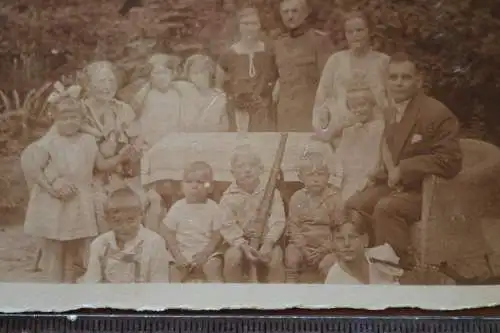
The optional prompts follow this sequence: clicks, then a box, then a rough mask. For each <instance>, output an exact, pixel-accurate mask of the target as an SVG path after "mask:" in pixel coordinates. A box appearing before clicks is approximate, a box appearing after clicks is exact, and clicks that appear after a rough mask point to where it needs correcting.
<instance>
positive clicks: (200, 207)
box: [161, 162, 222, 282]
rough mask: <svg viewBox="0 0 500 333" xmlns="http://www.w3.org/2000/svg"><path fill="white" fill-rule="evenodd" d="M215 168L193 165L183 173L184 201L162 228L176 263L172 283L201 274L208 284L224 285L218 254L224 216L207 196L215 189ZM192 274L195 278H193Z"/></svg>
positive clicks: (166, 219)
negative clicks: (221, 283) (213, 169)
mask: <svg viewBox="0 0 500 333" xmlns="http://www.w3.org/2000/svg"><path fill="white" fill-rule="evenodd" d="M212 183H213V171H212V167H211V166H210V165H208V164H207V163H205V162H193V163H191V164H189V165H188V166H187V168H186V169H185V170H184V177H183V181H182V190H183V192H184V196H185V197H184V198H183V199H181V200H179V201H177V202H176V203H174V204H173V206H172V208H171V209H170V211H169V212H168V213H167V216H166V217H165V219H164V221H163V224H164V228H162V232H161V233H162V234H163V235H164V237H165V239H166V241H167V246H168V248H169V250H170V252H171V253H172V255H173V257H174V261H175V266H176V267H175V269H173V270H172V271H171V275H172V282H183V281H186V280H187V279H189V277H190V276H194V275H195V274H194V273H198V274H200V273H202V274H203V275H204V277H205V280H206V281H208V282H222V257H221V255H222V254H221V253H219V252H217V249H218V248H219V246H220V244H221V241H222V237H221V235H220V227H221V223H222V213H221V211H220V209H219V206H218V205H217V203H215V201H213V200H210V199H209V198H208V195H209V193H210V191H211V189H212V186H213V185H212ZM191 273H193V274H191Z"/></svg>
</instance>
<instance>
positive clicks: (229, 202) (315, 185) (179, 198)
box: [0, 0, 500, 286]
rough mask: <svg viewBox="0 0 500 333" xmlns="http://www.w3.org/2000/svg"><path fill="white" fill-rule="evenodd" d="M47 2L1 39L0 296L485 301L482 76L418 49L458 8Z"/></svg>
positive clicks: (491, 254)
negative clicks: (307, 294) (198, 287)
mask: <svg viewBox="0 0 500 333" xmlns="http://www.w3.org/2000/svg"><path fill="white" fill-rule="evenodd" d="M52 2H54V3H53V4H51V6H53V7H51V8H52V10H51V11H49V10H47V9H43V8H37V7H36V5H35V4H33V5H29V4H28V5H26V4H23V3H22V1H21V0H19V4H17V3H16V1H14V2H13V3H14V4H10V5H9V6H7V7H6V8H4V10H3V13H4V14H2V15H4V16H2V20H0V22H4V21H5V22H4V23H3V24H5V25H6V26H7V27H10V28H9V29H5V30H4V32H3V33H2V34H6V35H7V38H6V41H7V43H9V41H14V40H15V41H16V43H17V44H15V43H13V42H12V45H14V46H7V47H3V46H2V47H0V51H1V52H0V56H1V57H2V62H3V63H4V64H3V65H1V66H0V72H3V73H4V74H3V75H4V77H6V78H9V77H10V79H6V80H5V82H4V83H3V84H2V86H1V87H0V88H2V90H0V97H1V101H2V106H1V109H0V135H1V136H2V138H1V140H0V150H1V154H2V156H1V157H2V161H3V163H2V164H0V170H3V171H4V172H3V175H0V178H1V179H2V180H4V179H3V178H2V177H4V178H5V180H4V181H3V183H4V185H0V186H3V187H4V188H2V193H5V198H4V201H5V200H7V201H8V202H5V203H4V202H2V201H1V200H0V211H2V215H3V216H4V217H3V218H2V221H1V224H2V232H1V233H0V239H1V241H0V243H2V250H1V251H0V280H1V281H2V282H8V283H13V282H15V283H20V282H23V283H51V284H72V285H89V284H137V283H167V284H179V283H183V284H189V283H216V284H251V283H254V284H255V283H257V284H295V285H299V284H313V285H319V284H322V285H400V286H404V285H414V286H415V285H446V286H449V285H495V284H497V282H500V248H499V247H498V241H497V240H496V235H498V232H499V231H500V208H498V207H500V206H499V205H498V202H499V199H500V178H499V176H498V175H499V174H500V149H499V148H498V147H497V144H498V143H500V141H499V140H497V139H496V134H498V133H497V132H496V131H498V126H500V122H499V121H498V116H496V118H495V115H494V114H493V112H495V110H494V107H495V105H497V104H495V103H496V102H495V101H494V99H495V98H498V96H497V95H498V93H497V94H496V95H495V92H494V88H495V87H498V85H497V83H496V81H495V80H497V79H498V77H497V76H496V74H495V73H496V72H495V71H497V69H498V68H500V66H499V65H498V64H496V63H494V61H493V60H491V59H492V58H493V57H494V54H495V53H494V52H495V48H494V46H489V47H490V48H489V49H485V48H482V49H481V48H480V47H476V46H473V47H472V48H471V53H470V54H469V53H467V54H465V53H464V54H465V55H464V56H463V58H460V59H458V58H457V57H455V58H453V56H452V55H454V53H453V50H452V48H453V42H452V43H451V44H450V45H449V47H450V49H447V47H446V46H443V47H442V48H436V47H435V45H436V43H437V44H439V39H438V37H439V36H438V35H439V34H437V33H435V31H437V32H439V31H441V30H442V32H443V34H445V37H442V38H444V39H446V38H447V37H446V36H447V35H446V34H447V32H446V31H447V30H446V29H448V25H447V24H448V23H447V22H445V21H447V20H450V22H451V21H453V20H455V21H453V22H455V23H456V24H462V23H463V21H460V20H462V19H463V17H462V16H463V15H465V14H463V13H465V12H466V11H467V10H472V9H471V8H470V7H467V8H465V7H464V8H458V7H459V6H458V2H457V4H449V3H446V4H445V5H443V6H445V7H446V6H448V7H446V8H445V7H443V9H442V15H445V17H444V18H441V16H439V15H441V14H439V13H438V12H439V11H440V10H441V9H440V8H439V7H435V8H436V11H437V13H438V14H435V16H432V15H434V14H432V13H429V12H427V11H425V8H424V7H425V6H427V5H424V4H422V5H421V6H424V7H422V8H420V7H419V6H420V5H419V4H407V5H403V4H401V3H400V2H397V1H394V0H375V1H365V0H359V1H354V0H343V1H340V0H338V1H333V0H332V1H328V5H324V4H322V2H320V1H308V0H273V1H270V2H263V1H229V0H223V1H215V0H204V1H202V2H203V4H202V3H201V2H200V3H199V4H198V3H195V2H194V1H189V0H176V1H174V0H169V1H163V2H161V1H155V0H149V1H146V0H143V1H130V0H127V1H118V0H116V1H110V2H109V3H108V4H106V6H105V8H104V7H103V8H102V9H101V12H99V13H97V12H95V11H92V8H93V7H94V6H95V4H92V1H90V2H88V3H84V2H83V1H76V0H75V1H72V2H71V3H70V2H68V3H67V4H66V3H64V4H63V3H57V1H52ZM445 2H446V1H444V2H443V3H445ZM459 2H460V3H462V2H463V3H467V4H468V6H473V4H472V3H471V2H470V1H459ZM198 6H199V7H200V8H202V9H203V10H202V9H200V8H196V7H198ZM322 6H323V7H324V8H323V7H322ZM405 6H406V7H405ZM412 6H413V7H412ZM463 6H466V5H465V4H463ZM492 6H493V5H492ZM66 7H67V8H66ZM493 7H494V6H493ZM493 7H492V10H491V12H488V13H489V14H488V13H484V12H481V13H482V14H481V15H483V16H481V20H482V21H483V23H481V24H483V25H484V26H481V25H480V23H479V18H478V22H476V23H474V24H477V25H478V27H477V29H479V30H480V29H483V30H480V33H483V32H484V29H491V31H490V32H489V33H490V34H489V35H488V36H490V37H491V38H490V37H485V38H490V40H489V42H488V43H490V44H494V43H495V40H496V39H498V38H500V37H499V36H496V34H497V31H498V30H493V28H492V27H494V26H499V25H500V18H498V17H497V16H496V15H497V14H498V10H496V9H495V8H493ZM65 8H66V9H65ZM94 9H95V8H94ZM477 10H479V9H477ZM461 11H462V12H461ZM475 13H476V12H475ZM495 13H496V14H495ZM462 14H463V15H462ZM476 14H477V13H476ZM476 14H475V15H476ZM209 15H212V16H210V19H206V18H204V17H205V16H209ZM419 15H420V16H419ZM446 15H448V16H446ZM453 15H454V16H453ZM460 15H462V16H460ZM477 15H479V14H477ZM3 18H4V19H3ZM37 18H38V20H39V21H38V22H41V23H40V24H42V25H43V24H46V26H43V27H41V26H36V25H35V23H33V24H34V26H35V28H28V27H26V24H21V23H22V22H28V21H29V22H35V21H34V20H36V19H37ZM215 18H217V20H216V19H215ZM475 18H476V17H475ZM23 20H24V21H23ZM48 21H51V22H48ZM52 21H53V22H52ZM43 22H45V23H43ZM47 22H48V23H47ZM165 22H166V23H165ZM457 22H458V23H457ZM455 23H449V24H455ZM440 24H441V25H442V26H440ZM495 24H496V25H495ZM73 26H75V27H76V26H78V28H72V27H73ZM469 28H470V31H469V30H467V29H469ZM23 29H24V30H23ZM26 29H28V30H29V29H31V30H29V31H28V30H26ZM44 29H45V30H44ZM50 29H52V30H50ZM190 29H191V33H189V32H186V31H188V30H190ZM425 29H427V30H425ZM432 29H434V30H435V31H433V30H432ZM440 29H441V30H440ZM460 29H462V30H460ZM464 29H465V30H467V31H469V32H468V33H470V34H471V35H470V36H469V37H470V41H469V40H456V41H455V42H454V43H455V44H465V43H469V44H467V45H472V44H471V43H474V42H475V39H474V37H473V35H472V34H473V30H474V29H473V28H472V27H468V26H464V27H462V26H460V28H459V29H457V30H458V31H459V32H463V31H465V30H464ZM49 30H50V31H53V33H54V36H55V37H53V40H51V42H52V41H53V43H52V44H51V43H49V42H48V41H46V40H45V39H43V36H45V35H44V34H49V32H48V31H49ZM414 30H418V33H417V32H415V31H414ZM424 30H425V31H424ZM26 31H28V33H26ZM193 31H194V32H193ZM115 33H116V38H115V37H113V36H115V35H113V34H115ZM37 34H38V35H37ZM72 34H73V35H72ZM99 34H101V35H99ZM426 34H427V35H426ZM9 35H10V36H9ZM37 36H38V37H37ZM88 36H91V37H92V38H94V39H93V40H92V42H89V41H88V40H86V39H85V38H90V37H88ZM464 36H465V32H464ZM471 36H472V37H471ZM80 37H81V40H82V41H81V42H80V39H78V38H80ZM84 37H85V38H84ZM417 37H418V38H417ZM37 38H38V39H37ZM450 38H451V37H450ZM463 38H465V37H463ZM485 38H483V40H482V41H483V42H484V43H485V45H486V41H485ZM41 40H43V41H41ZM446 42H447V41H445V40H443V41H442V43H444V44H443V45H445V43H446ZM44 43H45V44H44ZM433 43H434V46H433V45H431V44H433ZM65 44H68V45H69V46H68V48H67V49H66V48H65ZM15 45H17V46H15ZM19 45H21V46H19ZM89 45H91V46H92V47H90V46H89ZM488 45H489V44H488ZM462 46H463V45H462ZM462 46H456V47H457V50H458V49H460V48H461V47H462ZM483 46H484V45H483ZM44 47H45V48H44ZM485 47H486V46H485ZM33 50H35V51H33ZM2 52H3V53H2ZM79 52H81V54H80V53H79ZM457 52H459V51H457ZM474 52H475V53H474ZM481 52H482V53H481ZM488 52H489V53H488ZM473 53H474V54H476V57H477V58H471V59H469V58H467V57H472V56H471V54H473ZM498 53H499V54H500V50H499V51H498ZM466 58H467V59H469V60H470V61H469V60H467V61H466V60H464V59H466ZM37 59H38V60H37ZM40 59H41V60H40ZM485 59H486V60H485ZM36 61H38V63H37V64H38V67H37V66H35V65H36V64H35V65H33V64H34V63H35V62H36ZM486 61H491V63H490V65H488V66H490V67H488V66H486V65H485V62H486ZM497 62H498V61H497ZM30 65H31V66H34V67H33V68H35V69H36V70H35V69H33V70H31V69H29V70H28V69H26V68H27V67H29V66H30ZM481 66H482V67H481ZM489 71H490V72H489ZM37 73H38V74H37ZM9 75H10V76H9ZM463 82H466V83H468V84H470V85H469V86H467V85H466V86H463ZM9 85H10V87H9ZM12 87H15V89H14V88H12ZM490 88H493V89H492V90H489V89H490ZM490 109H491V110H490ZM478 133H479V135H477V134H478ZM12 198H13V199H12ZM9 200H10V201H9ZM4 219H5V220H4Z"/></svg>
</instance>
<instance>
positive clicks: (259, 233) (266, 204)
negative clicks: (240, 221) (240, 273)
mask: <svg viewBox="0 0 500 333" xmlns="http://www.w3.org/2000/svg"><path fill="white" fill-rule="evenodd" d="M287 140H288V133H281V137H280V143H279V146H278V150H277V152H276V155H275V157H274V161H273V165H272V168H271V170H270V172H269V178H268V180H267V183H266V187H265V188H264V194H263V196H262V198H261V201H260V204H259V207H258V209H257V214H256V217H255V221H254V225H255V229H256V232H255V236H254V237H252V238H250V240H249V245H250V246H251V247H252V248H254V249H256V250H258V249H259V248H260V246H261V243H262V237H263V233H264V229H265V225H266V223H267V219H268V217H269V212H270V210H271V206H272V202H273V197H274V191H275V190H276V186H277V184H278V177H279V175H280V172H281V162H282V161H283V155H284V154H285V147H286V142H287ZM257 265H258V263H254V264H251V265H250V271H249V276H248V277H249V281H250V282H253V283H258V282H259V277H258V271H257Z"/></svg>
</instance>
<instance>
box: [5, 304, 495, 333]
mask: <svg viewBox="0 0 500 333" xmlns="http://www.w3.org/2000/svg"><path fill="white" fill-rule="evenodd" d="M103 310H104V309H103ZM107 311H110V310H107ZM312 312H314V311H312ZM381 312H383V311H381ZM94 331H95V332H97V331H102V332H113V333H118V332H134V333H135V332H175V333H190V332H208V333H233V332H234V333H245V332H248V333H249V332H259V333H262V332H271V333H284V332H294V333H295V332H297V333H301V332H304V333H314V332H332V333H337V332H339V333H340V332H356V333H363V332H365V333H370V332H374V333H382V332H386V333H395V332H402V333H407V332H415V333H427V332H429V333H430V332H433V333H441V332H443V333H444V332H447V333H448V332H449V333H452V332H460V333H468V332H474V333H483V332H484V333H494V332H500V315H497V316H480V315H479V316H474V315H456V314H450V315H446V314H445V315H443V314H442V312H438V311H434V312H433V314H430V313H429V314H425V315H423V314H422V315H408V314H401V315H397V314H394V313H393V314H387V315H381V314H380V312H368V314H365V313H363V314H362V313H358V314H354V315H350V314H342V315H339V314H337V315H335V314H294V313H289V314H283V313H281V314H280V313H279V311H278V313H274V312H272V311H263V312H258V311H255V312H254V313H238V312H237V311H231V312H229V311H227V312H226V313H224V311H223V312H222V313H220V312H217V311H213V312H208V313H205V312H196V313H195V312H185V313H174V314H171V313H168V312H129V313H124V312H123V311H122V313H120V312H114V311H111V313H79V312H66V313H58V314H55V313H54V314H50V313H24V314H0V332H2V333H3V332H8V333H17V332H26V333H39V332H40V333H42V332H58V333H63V332H94Z"/></svg>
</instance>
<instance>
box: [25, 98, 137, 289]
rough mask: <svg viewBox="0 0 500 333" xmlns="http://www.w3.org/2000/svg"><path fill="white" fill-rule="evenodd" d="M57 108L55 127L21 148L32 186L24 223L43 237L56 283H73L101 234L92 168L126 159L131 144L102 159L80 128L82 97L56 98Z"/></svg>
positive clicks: (111, 166)
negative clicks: (88, 248) (77, 267)
mask: <svg viewBox="0 0 500 333" xmlns="http://www.w3.org/2000/svg"><path fill="white" fill-rule="evenodd" d="M54 112H55V115H54V126H53V127H52V128H51V129H50V130H49V132H48V133H47V134H46V135H45V136H44V137H42V138H41V139H40V140H38V141H36V142H34V143H33V144H32V145H30V146H29V147H28V148H27V149H26V151H25V152H23V157H22V160H23V163H22V166H23V171H24V172H25V173H26V176H27V178H28V179H29V185H30V187H31V189H30V192H31V193H30V201H29V204H28V209H27V211H26V220H25V226H24V228H25V232H26V233H27V234H29V235H31V236H35V237H40V238H42V239H44V243H45V245H44V246H43V248H44V251H45V253H44V256H45V257H46V259H47V260H46V261H47V265H48V266H49V267H48V271H49V274H50V276H51V278H52V279H53V280H54V282H75V281H76V278H77V276H76V275H77V272H76V271H75V269H74V268H75V265H78V264H80V265H81V264H82V262H80V261H82V260H81V259H82V258H81V254H82V253H83V252H84V250H85V249H84V247H85V243H86V242H87V241H88V240H89V239H91V238H92V237H94V236H96V235H97V233H98V229H97V220H96V211H95V198H94V194H95V193H94V189H93V179H92V178H93V172H94V170H95V169H97V170H100V171H107V170H111V169H114V168H115V167H116V165H118V164H119V163H121V162H122V161H124V160H126V159H127V158H128V154H129V146H125V147H124V148H122V149H121V150H120V152H119V153H118V154H117V155H116V156H114V157H111V158H104V157H103V156H102V154H100V153H99V151H98V147H97V144H96V141H95V138H94V137H93V136H91V135H89V134H86V133H82V131H81V126H82V124H83V123H84V111H83V106H82V104H81V103H80V101H79V100H78V99H75V98H73V97H62V98H61V99H58V100H57V102H54ZM28 162H30V163H28ZM29 164H30V165H29Z"/></svg>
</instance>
